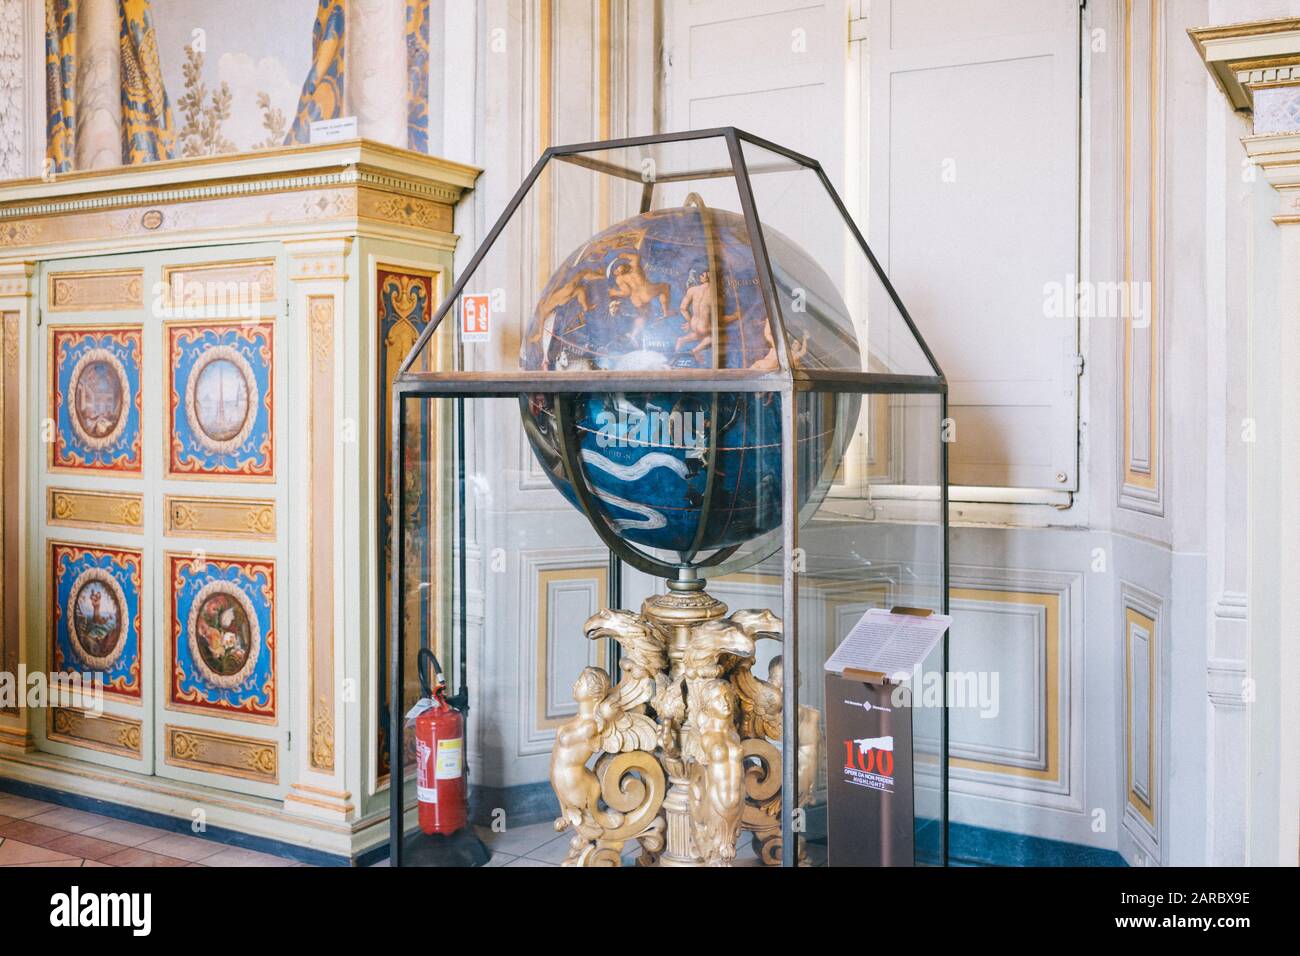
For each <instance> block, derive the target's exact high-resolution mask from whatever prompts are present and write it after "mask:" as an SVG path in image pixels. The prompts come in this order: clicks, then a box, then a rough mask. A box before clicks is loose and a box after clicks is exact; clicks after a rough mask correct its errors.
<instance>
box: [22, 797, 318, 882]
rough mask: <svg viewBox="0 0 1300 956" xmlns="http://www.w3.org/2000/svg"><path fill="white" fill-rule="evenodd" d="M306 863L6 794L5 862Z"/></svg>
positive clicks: (148, 863)
mask: <svg viewBox="0 0 1300 956" xmlns="http://www.w3.org/2000/svg"><path fill="white" fill-rule="evenodd" d="M302 865H303V864H301V863H298V862H297V861H295V860H288V859H285V858H283V857H278V856H270V855H269V854H266V853H256V852H254V851H253V850H243V849H240V848H238V847H233V846H228V845H226V844H224V843H217V842H215V841H213V840H205V839H201V838H199V837H194V836H188V835H186V834H182V833H171V832H169V831H167V830H159V829H156V828H154V827H149V826H143V825H141V824H139V823H127V822H125V821H122V820H114V819H113V818H112V817H104V816H100V815H99V814H96V813H85V812H83V811H81V810H72V809H69V808H68V807H60V806H56V805H55V804H52V803H45V802H43V801H41V800H29V799H27V798H26V797H15V796H10V795H8V794H2V793H0V867H8V866H302Z"/></svg>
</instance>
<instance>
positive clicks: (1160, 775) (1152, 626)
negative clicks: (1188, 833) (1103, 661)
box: [1120, 582, 1166, 862]
mask: <svg viewBox="0 0 1300 956" xmlns="http://www.w3.org/2000/svg"><path fill="white" fill-rule="evenodd" d="M1161 607H1162V605H1161V602H1160V600H1159V598H1157V597H1156V596H1155V595H1154V594H1151V593H1149V592H1147V591H1145V590H1143V589H1141V588H1138V587H1136V586H1134V585H1131V584H1129V583H1127V582H1122V583H1121V586H1120V614H1121V618H1122V620H1121V633H1122V634H1123V642H1124V643H1123V649H1122V656H1123V681H1124V686H1123V688H1122V690H1121V702H1122V708H1121V710H1122V715H1123V727H1122V738H1121V739H1122V742H1123V748H1124V753H1123V760H1122V762H1121V768H1122V774H1123V776H1122V786H1123V796H1122V807H1123V816H1122V825H1123V827H1124V831H1125V832H1126V833H1127V835H1128V836H1129V837H1130V838H1131V839H1132V840H1133V841H1134V842H1135V843H1136V844H1137V846H1138V847H1139V848H1141V850H1142V851H1143V852H1145V853H1147V854H1149V855H1150V856H1151V857H1152V859H1153V860H1154V861H1155V862H1162V861H1163V854H1162V840H1161V830H1162V828H1163V825H1164V823H1163V820H1164V815H1163V813H1162V806H1163V803H1164V792H1163V791H1164V782H1165V774H1164V737H1165V735H1164V711H1165V696H1166V690H1165V681H1164V658H1165V656H1166V655H1165V647H1164V645H1165V640H1164V635H1163V632H1162V631H1163V627H1162V620H1161V618H1162V614H1161Z"/></svg>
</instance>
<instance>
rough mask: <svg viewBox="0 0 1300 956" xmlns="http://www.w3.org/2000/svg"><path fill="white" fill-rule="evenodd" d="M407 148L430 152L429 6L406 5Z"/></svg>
mask: <svg viewBox="0 0 1300 956" xmlns="http://www.w3.org/2000/svg"><path fill="white" fill-rule="evenodd" d="M406 147H407V149H413V150H415V151H416V152H420V153H427V152H428V151H429V3H428V0H414V2H408V3H407V4H406Z"/></svg>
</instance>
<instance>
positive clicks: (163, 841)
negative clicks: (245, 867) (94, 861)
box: [87, 833, 229, 863]
mask: <svg viewBox="0 0 1300 956" xmlns="http://www.w3.org/2000/svg"><path fill="white" fill-rule="evenodd" d="M140 849H142V850H148V851H149V852H150V853H161V854H162V855H163V856H174V857H176V858H177V859H180V860H188V861H189V862H190V863H198V862H200V861H202V860H206V859H207V858H208V857H210V856H216V855H217V854H218V853H220V852H221V851H222V850H226V849H229V847H227V846H226V845H225V844H223V843H216V842H214V841H212V840H200V839H199V838H198V837H192V836H186V835H185V834H184V833H169V834H167V835H166V836H162V837H159V838H158V839H156V840H150V841H149V842H148V843H141V844H140ZM87 855H88V854H87Z"/></svg>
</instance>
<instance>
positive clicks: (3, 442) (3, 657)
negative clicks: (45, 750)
mask: <svg viewBox="0 0 1300 956" xmlns="http://www.w3.org/2000/svg"><path fill="white" fill-rule="evenodd" d="M33 272H34V266H33V264H32V263H25V262H24V263H16V264H14V265H11V266H8V267H5V266H0V296H3V297H4V299H5V300H6V301H4V302H0V669H2V670H4V671H6V672H7V673H11V674H12V673H17V671H18V666H19V664H20V663H21V662H22V661H23V660H24V659H25V656H26V655H25V653H24V650H23V642H22V640H21V635H22V633H23V623H24V614H23V599H22V595H23V567H22V553H23V551H22V549H23V539H24V535H23V528H22V518H23V514H22V501H23V497H22V487H21V485H22V467H23V461H22V457H23V456H22V438H23V434H24V432H23V420H22V413H23V409H22V384H23V383H22V380H21V369H22V320H23V317H24V316H25V315H26V314H27V309H28V307H29V304H30V302H31V298H30V297H31V294H32V290H31V277H32V274H33ZM6 305H9V306H15V307H10V308H6V307H5V306H6ZM2 714H12V715H15V716H16V717H17V719H18V720H19V721H21V722H22V728H21V730H15V731H13V734H14V736H15V737H18V736H21V738H23V739H24V741H25V743H24V745H23V746H24V747H26V746H27V745H29V744H30V739H31V738H30V736H29V735H28V730H27V726H26V716H25V712H24V711H23V710H21V709H19V708H17V707H14V708H6V709H4V710H3V711H0V715H2Z"/></svg>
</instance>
